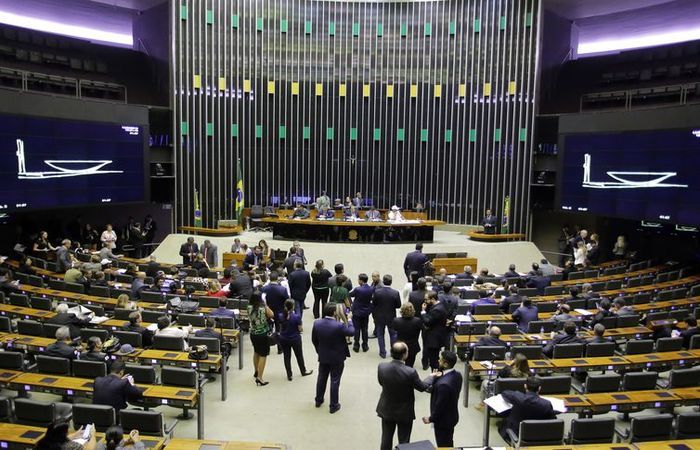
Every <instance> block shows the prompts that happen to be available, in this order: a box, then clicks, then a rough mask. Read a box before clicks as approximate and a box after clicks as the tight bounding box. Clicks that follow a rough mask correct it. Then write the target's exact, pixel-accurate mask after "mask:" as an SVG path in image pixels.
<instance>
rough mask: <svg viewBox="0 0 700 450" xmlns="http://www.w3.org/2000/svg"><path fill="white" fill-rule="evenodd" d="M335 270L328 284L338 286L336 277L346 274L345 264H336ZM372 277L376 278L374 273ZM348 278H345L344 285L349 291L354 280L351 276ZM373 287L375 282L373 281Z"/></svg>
mask: <svg viewBox="0 0 700 450" xmlns="http://www.w3.org/2000/svg"><path fill="white" fill-rule="evenodd" d="M333 271H334V272H335V275H333V276H332V277H330V278H329V279H328V286H337V285H338V283H337V282H336V281H335V277H337V276H338V275H344V274H345V266H344V265H343V264H341V263H338V264H336V265H335V266H334V267H333ZM372 277H373V278H374V274H372ZM346 278H347V279H346V280H345V283H343V287H344V288H345V289H347V290H348V292H350V291H352V280H350V277H346ZM372 285H373V287H376V286H374V283H372Z"/></svg>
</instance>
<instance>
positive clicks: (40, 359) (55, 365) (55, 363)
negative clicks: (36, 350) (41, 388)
mask: <svg viewBox="0 0 700 450" xmlns="http://www.w3.org/2000/svg"><path fill="white" fill-rule="evenodd" d="M36 368H37V370H38V371H39V372H41V373H52V374H55V375H70V373H71V372H70V359H68V358H58V357H55V356H45V355H37V357H36Z"/></svg>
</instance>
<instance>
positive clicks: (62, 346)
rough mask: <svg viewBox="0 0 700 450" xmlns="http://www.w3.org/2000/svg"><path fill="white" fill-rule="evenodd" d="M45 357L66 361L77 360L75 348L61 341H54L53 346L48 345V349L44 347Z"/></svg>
mask: <svg viewBox="0 0 700 450" xmlns="http://www.w3.org/2000/svg"><path fill="white" fill-rule="evenodd" d="M45 355H46V356H55V357H57V358H67V359H75V358H77V355H76V350H75V347H73V346H71V345H68V344H66V343H65V342H62V341H56V342H54V343H53V344H49V345H48V347H46V353H45Z"/></svg>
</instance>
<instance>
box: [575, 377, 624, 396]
mask: <svg viewBox="0 0 700 450" xmlns="http://www.w3.org/2000/svg"><path fill="white" fill-rule="evenodd" d="M621 378H622V377H621V376H620V374H618V373H598V374H596V373H589V374H588V376H587V377H586V383H585V384H584V387H583V392H584V393H586V394H595V393H598V392H616V391H619V390H620V380H621Z"/></svg>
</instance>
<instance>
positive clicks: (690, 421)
mask: <svg viewBox="0 0 700 450" xmlns="http://www.w3.org/2000/svg"><path fill="white" fill-rule="evenodd" d="M698 438H700V412H685V413H680V414H678V418H677V420H676V439H698Z"/></svg>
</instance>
